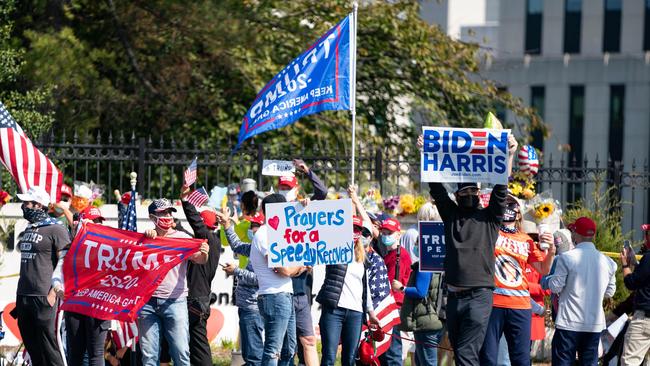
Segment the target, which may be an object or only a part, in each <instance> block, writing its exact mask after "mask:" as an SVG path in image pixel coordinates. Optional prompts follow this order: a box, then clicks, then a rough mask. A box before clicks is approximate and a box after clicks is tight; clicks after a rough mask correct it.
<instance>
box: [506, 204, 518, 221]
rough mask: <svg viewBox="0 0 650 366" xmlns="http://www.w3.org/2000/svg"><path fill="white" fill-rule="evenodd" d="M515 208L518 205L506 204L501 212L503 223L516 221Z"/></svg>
mask: <svg viewBox="0 0 650 366" xmlns="http://www.w3.org/2000/svg"><path fill="white" fill-rule="evenodd" d="M517 207H518V205H517V204H515V203H511V204H508V206H507V207H506V209H505V211H504V212H503V222H514V221H515V220H517V211H516V209H517Z"/></svg>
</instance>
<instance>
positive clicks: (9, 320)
mask: <svg viewBox="0 0 650 366" xmlns="http://www.w3.org/2000/svg"><path fill="white" fill-rule="evenodd" d="M15 307H16V303H15V302H10V303H8V304H7V305H6V306H5V309H4V310H3V311H2V320H3V321H4V322H5V325H6V326H7V328H9V330H10V331H11V333H12V334H13V335H14V337H16V338H17V339H18V340H19V341H20V342H22V341H23V337H21V336H20V330H19V329H18V321H17V320H16V319H14V318H13V317H12V316H11V315H9V313H10V312H11V311H12V310H13V309H14V308H15Z"/></svg>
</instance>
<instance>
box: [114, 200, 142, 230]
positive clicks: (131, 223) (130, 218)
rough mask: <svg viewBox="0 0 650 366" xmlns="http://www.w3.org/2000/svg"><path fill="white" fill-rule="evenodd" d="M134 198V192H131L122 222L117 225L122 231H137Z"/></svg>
mask: <svg viewBox="0 0 650 366" xmlns="http://www.w3.org/2000/svg"><path fill="white" fill-rule="evenodd" d="M135 196H136V193H135V190H132V191H131V200H130V201H129V205H128V206H127V207H126V210H125V212H124V216H122V221H120V222H119V223H118V224H119V228H120V229H122V230H128V231H138V215H137V213H136V210H135V204H136V201H135Z"/></svg>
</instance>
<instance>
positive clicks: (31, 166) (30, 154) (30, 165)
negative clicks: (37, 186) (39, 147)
mask: <svg viewBox="0 0 650 366" xmlns="http://www.w3.org/2000/svg"><path fill="white" fill-rule="evenodd" d="M25 147H27V149H26V150H27V174H26V175H27V176H26V178H27V184H28V185H29V186H30V187H31V186H33V185H34V172H35V171H36V160H35V158H34V148H33V147H32V146H29V144H27V145H26V146H25Z"/></svg>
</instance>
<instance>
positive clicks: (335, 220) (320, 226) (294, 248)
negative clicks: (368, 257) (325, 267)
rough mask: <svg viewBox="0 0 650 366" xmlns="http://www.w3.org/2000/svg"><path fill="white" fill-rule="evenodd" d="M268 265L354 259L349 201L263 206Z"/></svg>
mask: <svg viewBox="0 0 650 366" xmlns="http://www.w3.org/2000/svg"><path fill="white" fill-rule="evenodd" d="M266 213H267V216H266V217H267V221H266V222H267V224H268V226H269V228H268V230H267V233H268V243H269V267H279V266H316V265H321V264H348V263H352V261H353V260H354V241H353V240H352V201H351V200H349V199H343V200H327V201H313V202H310V203H309V205H307V207H303V206H302V205H301V204H300V203H298V202H289V203H274V204H269V205H267V206H266Z"/></svg>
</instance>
